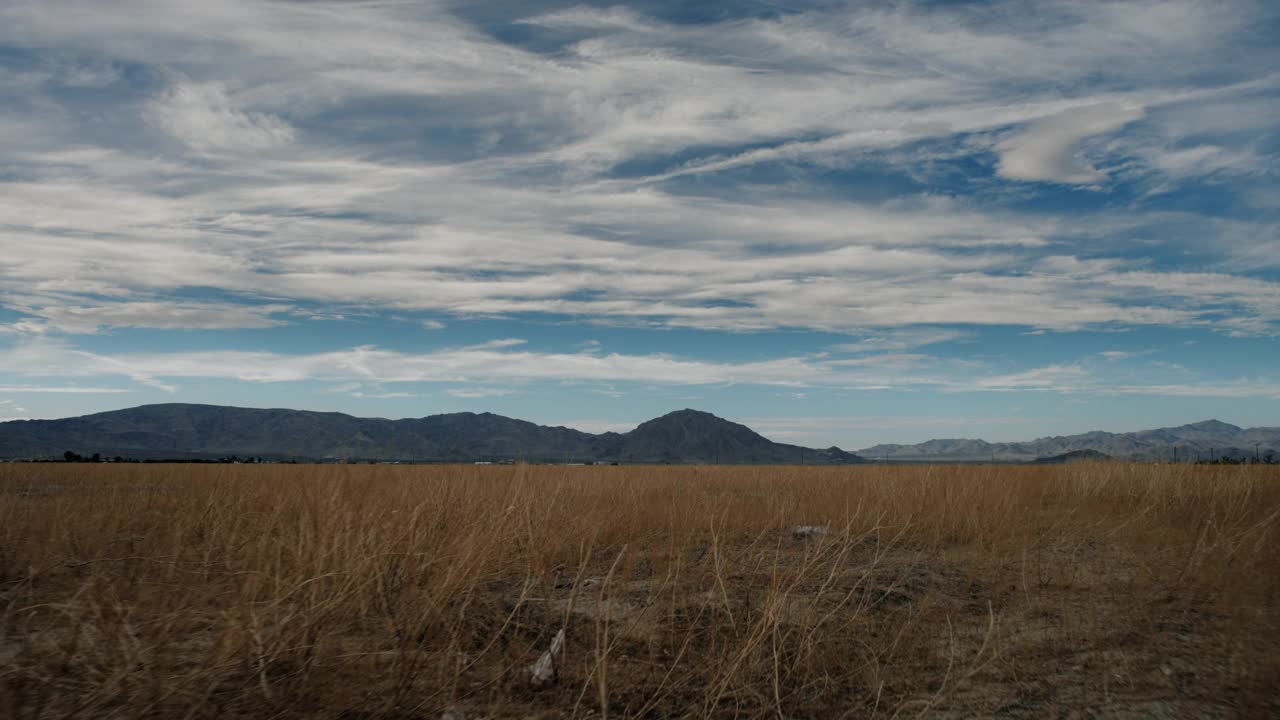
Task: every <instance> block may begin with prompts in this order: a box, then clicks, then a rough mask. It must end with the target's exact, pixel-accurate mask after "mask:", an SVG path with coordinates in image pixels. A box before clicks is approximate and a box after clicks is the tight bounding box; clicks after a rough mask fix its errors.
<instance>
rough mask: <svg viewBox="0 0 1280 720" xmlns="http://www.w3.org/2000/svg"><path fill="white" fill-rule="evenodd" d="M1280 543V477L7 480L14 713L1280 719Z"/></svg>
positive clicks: (397, 474)
mask: <svg viewBox="0 0 1280 720" xmlns="http://www.w3.org/2000/svg"><path fill="white" fill-rule="evenodd" d="M800 525H804V526H825V527H826V528H828V532H826V533H825V534H822V533H816V534H812V535H809V536H800V537H797V535H796V534H795V533H793V528H794V527H795V526H800ZM1278 543H1280V474H1278V473H1277V469H1276V468H1274V467H1271V468H1268V467H1241V466H1235V467H1192V466H1169V465H1129V464H1122V463H1103V464H1078V465H1069V466H1055V467H993V466H967V467H962V466H913V467H880V466H870V467H852V468H827V469H820V468H777V467H770V468H763V467H669V468H668V467H527V466H515V467H497V466H495V467H476V466H332V465H330V466H246V465H0V716H8V717H14V718H35V717H45V718H54V717H57V718H62V717H82V718H103V717H175V718H214V717H242V716H243V717H273V718H295V717H297V718H301V717H308V718H310V717H317V718H351V719H356V718H431V719H432V720H435V719H438V718H442V717H450V718H454V719H461V718H468V719H469V718H480V717H491V718H498V717H504V718H505V717H522V718H523V717H585V716H589V715H590V716H599V717H617V718H622V717H641V718H665V717H744V718H749V717H772V718H811V717H812V718H825V717H832V718H838V717H850V718H861V717H880V716H884V717H919V716H924V717H954V718H959V717H979V716H987V717H1025V718H1052V717H1088V716H1105V717H1121V718H1123V717H1133V718H1137V717H1223V718H1227V717H1277V716H1280V653H1278V652H1277V648H1280V595H1278V591H1280V560H1277V550H1276V548H1277V544H1278ZM561 629H564V631H565V634H564V638H565V639H564V643H563V646H562V648H561V650H560V652H559V654H558V655H557V656H556V658H555V670H556V677H555V678H554V679H553V680H551V681H549V682H546V683H544V684H540V685H535V684H534V683H533V682H532V681H531V675H530V671H529V667H530V666H531V665H532V664H534V663H535V661H537V659H538V658H539V656H540V655H541V654H542V653H544V651H547V650H548V648H549V647H550V645H551V644H552V641H553V638H554V637H555V636H556V635H557V633H558V631H559V630H561Z"/></svg>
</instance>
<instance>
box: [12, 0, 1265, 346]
mask: <svg viewBox="0 0 1280 720" xmlns="http://www.w3.org/2000/svg"><path fill="white" fill-rule="evenodd" d="M123 8H124V9H121V8H120V7H107V6H106V5H104V4H102V3H95V2H86V1H72V0H56V1H51V2H46V3H19V4H8V5H3V6H0V40H3V41H5V42H7V43H10V44H12V45H13V46H14V47H17V48H25V49H28V50H38V51H39V52H40V53H41V54H48V55H51V56H59V57H61V56H66V57H72V58H85V57H90V56H91V57H94V58H102V60H101V61H99V60H96V59H95V60H92V61H89V60H77V61H76V62H81V63H89V64H92V65H93V66H95V67H100V68H114V67H117V61H118V64H119V66H124V65H125V64H128V63H135V64H139V65H140V66H143V67H145V68H147V69H148V70H149V71H152V72H153V74H154V76H155V77H161V78H167V79H168V82H169V85H168V86H167V88H166V89H163V90H161V91H159V92H158V94H156V95H155V96H154V97H153V99H152V101H151V102H149V103H147V104H146V105H145V106H143V108H142V109H143V111H144V113H145V114H146V116H147V118H149V119H150V120H151V123H150V125H147V126H139V127H133V124H132V123H127V124H128V125H129V127H128V129H127V132H126V131H124V130H121V129H120V128H119V127H116V126H114V125H111V127H108V128H106V129H102V128H101V127H100V125H101V124H100V123H97V122H92V123H91V122H88V121H87V120H85V118H86V117H98V116H107V117H110V116H113V114H118V113H136V112H137V110H138V107H137V106H136V105H132V104H129V105H125V106H114V105H113V106H111V107H110V108H107V109H106V110H103V109H101V108H99V107H96V106H95V107H92V108H86V107H84V106H79V105H75V104H74V103H73V101H72V100H70V99H67V98H65V97H61V96H55V95H53V94H45V95H43V96H41V97H40V100H41V101H42V102H43V103H44V105H45V109H42V110H41V111H40V112H39V113H35V112H31V111H24V110H23V109H22V107H20V106H19V107H13V108H6V111H5V113H3V114H0V138H4V139H6V140H8V142H5V143H3V144H0V147H2V148H3V150H0V163H3V164H4V165H5V167H6V169H7V174H6V177H12V178H14V179H13V180H12V181H10V182H6V183H4V184H3V186H0V217H4V218H5V224H4V227H3V228H0V243H3V245H4V246H5V249H6V257H5V259H4V260H3V263H4V268H3V269H4V272H3V274H2V275H0V294H3V296H4V298H5V302H6V303H7V304H9V305H10V306H11V307H12V306H13V303H14V300H13V296H14V295H15V294H23V295H31V296H39V297H41V298H43V299H44V304H42V305H41V304H33V303H27V305H26V307H30V308H32V309H33V310H34V311H35V314H33V315H32V316H31V318H29V319H28V320H27V322H28V323H30V322H39V321H38V320H37V319H35V318H37V317H44V318H46V321H47V322H48V326H49V327H50V328H60V329H63V330H67V331H71V332H89V331H92V330H93V329H96V328H99V327H106V326H111V325H126V326H128V325H137V326H147V327H163V328H171V327H183V326H190V327H264V326H266V325H267V324H271V323H275V322H278V321H279V319H280V318H276V317H274V316H273V311H270V310H264V309H263V307H262V303H272V304H289V305H293V304H299V305H300V304H308V305H322V306H324V307H326V308H336V309H338V310H341V311H342V312H344V313H345V312H352V313H358V312H374V313H380V312H401V311H426V312H431V313H433V314H438V315H440V316H441V317H446V318H447V317H457V318H471V317H488V316H494V315H502V316H513V315H521V314H528V313H555V314H567V315H570V316H573V317H576V318H579V319H586V320H589V321H595V322H604V323H615V324H634V325H642V326H665V327H694V328H704V329H721V330H735V331H737V330H759V329H772V328H779V327H795V328H808V329H816V330H824V331H834V332H847V333H856V334H858V338H855V339H854V340H853V341H852V342H851V343H849V344H847V346H846V347H845V348H843V349H844V350H846V351H849V352H873V351H875V352H889V353H899V352H901V351H903V350H909V349H911V348H914V347H920V346H921V345H923V344H927V343H923V342H919V340H911V339H903V338H901V337H896V336H894V335H892V334H886V333H881V332H878V331H876V330H875V329H877V328H882V329H892V328H899V327H902V326H910V325H917V324H923V325H928V326H936V325H938V324H946V323H953V324H957V325H986V324H1002V325H1015V326H1030V327H1036V328H1040V329H1044V328H1051V329H1056V330H1075V329H1080V328H1085V327H1100V326H1121V325H1123V326H1132V325H1141V324H1149V325H1173V326H1205V325H1208V324H1210V323H1214V324H1217V325H1221V326H1223V327H1227V328H1229V329H1231V330H1234V331H1237V332H1265V331H1268V330H1269V329H1273V328H1274V324H1275V322H1276V320H1277V300H1276V295H1275V292H1276V290H1275V287H1276V284H1275V283H1274V282H1269V281H1264V280H1260V279H1258V278H1256V277H1255V278H1244V277H1241V276H1240V275H1233V274H1231V272H1232V270H1234V271H1236V272H1240V273H1245V272H1248V271H1251V270H1253V269H1256V268H1258V267H1260V266H1261V264H1263V263H1267V262H1274V260H1268V258H1274V257H1276V256H1277V253H1275V252H1273V250H1274V247H1273V246H1274V237H1275V235H1274V232H1272V233H1271V234H1270V235H1268V234H1267V232H1266V230H1267V228H1266V227H1265V226H1260V225H1259V224H1257V223H1251V222H1243V223H1241V224H1240V225H1239V226H1238V227H1235V228H1231V229H1228V228H1225V227H1224V226H1221V225H1217V224H1212V223H1209V224H1206V225H1205V226H1204V228H1205V234H1204V236H1203V237H1199V236H1198V237H1197V238H1196V242H1197V243H1198V244H1199V246H1201V247H1204V246H1207V245H1209V244H1210V243H1211V242H1212V241H1215V240H1216V239H1219V238H1222V237H1224V236H1226V235H1228V234H1229V235H1230V236H1231V237H1232V238H1245V239H1243V240H1239V241H1236V242H1232V243H1220V244H1219V245H1220V249H1217V250H1214V252H1220V253H1226V254H1228V255H1229V256H1231V257H1233V258H1236V259H1237V260H1238V263H1239V264H1238V265H1236V266H1233V268H1229V269H1226V270H1223V271H1222V272H1218V273H1212V274H1214V275H1216V277H1217V280H1215V281H1214V282H1216V283H1217V284H1218V289H1217V290H1213V289H1211V288H1209V287H1207V286H1206V285H1204V284H1196V285H1194V287H1189V286H1188V285H1187V284H1186V283H1184V282H1183V281H1184V280H1185V279H1186V277H1185V276H1186V273H1181V272H1177V271H1176V269H1175V270H1174V271H1168V270H1167V266H1165V267H1166V269H1165V270H1161V271H1159V272H1156V271H1151V270H1150V269H1147V268H1144V267H1143V265H1144V261H1143V259H1142V258H1141V257H1138V256H1139V255H1143V251H1141V250H1139V251H1137V252H1135V251H1134V248H1133V247H1132V246H1131V245H1126V244H1124V243H1125V241H1124V240H1122V239H1121V237H1122V236H1124V235H1125V234H1126V233H1122V232H1116V231H1117V230H1123V231H1126V232H1127V234H1128V235H1135V234H1140V233H1138V232H1137V230H1136V229H1139V228H1143V223H1149V222H1154V221H1155V220H1157V219H1160V218H1153V217H1152V216H1151V214H1149V213H1144V212H1143V211H1142V210H1141V209H1128V208H1126V209H1124V211H1123V212H1117V213H1114V214H1112V215H1110V216H1107V215H1105V214H1103V213H1080V214H1076V213H1061V214H1059V213H1053V212H1049V211H1044V212H1038V213H1030V212H1010V211H1006V210H1001V209H999V205H990V206H989V207H988V209H982V208H981V207H979V205H978V203H979V202H980V201H979V200H976V199H975V200H966V199H963V192H962V193H961V195H962V198H961V199H958V200H957V199H942V198H939V197H916V198H905V199H903V198H899V199H896V200H894V201H890V202H872V201H867V200H857V199H851V198H846V197H843V196H840V197H835V198H832V197H830V194H829V193H830V192H831V189H830V187H829V184H828V183H826V182H825V181H823V180H821V179H819V180H818V181H811V180H810V179H807V178H806V177H805V176H806V173H807V172H808V171H811V170H813V171H818V172H821V171H824V170H827V169H830V168H850V167H854V168H856V167H860V164H862V163H865V164H867V165H868V166H871V167H877V166H878V164H880V163H888V164H889V165H891V166H892V167H891V168H890V171H891V172H892V173H900V172H901V173H907V174H912V173H922V174H924V175H927V174H928V173H929V172H931V171H930V170H929V169H928V168H925V169H921V168H920V167H916V166H917V165H925V166H928V165H933V164H934V163H937V164H939V165H941V166H947V165H948V164H949V161H950V160H952V159H957V158H958V159H965V158H970V157H979V158H980V157H983V156H984V155H985V153H987V152H988V151H990V150H991V149H992V143H993V142H995V140H994V138H997V137H999V135H998V134H999V133H1004V132H1007V131H1008V128H1011V127H1016V128H1019V129H1018V130H1015V131H1014V132H1013V133H1012V134H1011V135H1010V136H1008V137H1005V138H1004V140H1003V142H1000V143H999V144H997V146H996V147H995V150H996V152H997V153H998V154H999V155H1000V157H1001V160H1000V172H1001V173H1002V174H1003V175H1004V176H1005V177H1013V178H1018V179H1029V180H1051V181H1055V182H1065V183H1070V184H1093V183H1100V182H1101V181H1103V180H1105V179H1106V176H1107V175H1108V174H1109V173H1111V172H1112V171H1113V170H1112V169H1113V168H1115V170H1114V171H1115V172H1116V173H1129V174H1131V175H1132V174H1135V173H1152V174H1155V175H1156V176H1158V177H1159V178H1160V179H1161V180H1162V181H1163V180H1169V179H1171V178H1173V179H1175V180H1176V179H1177V178H1183V177H1187V176H1189V175H1195V174H1204V173H1216V172H1222V171H1223V170H1224V169H1225V168H1230V167H1231V166H1233V165H1238V164H1243V163H1245V162H1246V161H1249V156H1250V154H1251V153H1252V167H1254V168H1257V167H1266V166H1267V164H1266V163H1265V162H1262V160H1265V157H1264V156H1260V155H1258V153H1259V152H1261V150H1259V148H1257V147H1254V146H1253V145H1252V144H1251V143H1253V142H1254V141H1253V140H1252V139H1250V140H1247V141H1241V140H1240V139H1239V137H1237V136H1238V135H1244V136H1247V137H1250V138H1253V137H1256V136H1257V132H1255V131H1256V130H1257V129H1258V128H1266V127H1270V123H1273V122H1274V121H1273V118H1274V112H1272V110H1273V109H1274V101H1273V100H1272V99H1271V98H1270V97H1269V96H1267V93H1270V92H1273V91H1274V87H1273V86H1274V84H1275V81H1274V78H1272V79H1270V80H1269V79H1268V78H1269V77H1271V76H1269V75H1267V72H1268V70H1267V68H1269V67H1272V66H1274V63H1268V62H1267V60H1268V59H1271V58H1272V57H1273V56H1272V55H1269V54H1267V53H1268V52H1269V51H1266V50H1265V49H1264V50H1259V49H1258V48H1256V47H1249V46H1245V47H1244V49H1243V50H1240V49H1239V48H1240V47H1241V46H1242V42H1243V41H1248V40H1249V39H1250V37H1251V36H1250V34H1249V33H1250V32H1251V28H1255V27H1258V26H1259V19H1260V18H1262V19H1266V18H1267V17H1269V16H1268V15H1267V13H1268V12H1272V11H1271V10H1270V9H1269V8H1268V7H1266V6H1265V5H1261V4H1257V3H1249V2H1237V3H1227V4H1225V5H1215V6H1212V7H1211V6H1209V5H1207V4H1204V3H1195V2H1162V3H1156V2H1145V1H1144V2H1128V3H1118V4H1113V3H1098V2H1081V3H1072V4H1071V5H1070V6H1066V5H1063V6H1058V7H1054V8H1053V9H1051V10H1048V11H1046V10H1043V9H1036V10H1035V11H1034V12H1029V11H1028V10H1029V8H1028V6H1027V5H1026V4H1025V3H1016V2H997V3H991V4H987V5H984V6H983V7H982V8H981V9H978V8H973V7H967V6H959V7H955V6H947V7H932V6H930V7H926V6H916V5H904V6H901V7H895V8H894V9H893V10H892V11H889V10H884V9H881V8H876V7H870V6H867V7H863V6H854V7H852V8H849V7H845V8H834V7H833V8H826V9H822V10H815V11H811V12H805V13H794V14H787V15H784V16H780V17H778V18H773V19H760V20H737V21H726V22H723V23H717V24H715V25H714V26H712V27H706V26H703V27H697V26H684V25H668V24H664V23H661V22H658V21H656V20H653V19H651V18H647V17H644V16H642V15H639V14H638V13H636V12H634V11H630V10H626V9H612V10H591V9H585V8H576V9H572V10H567V11H562V12H557V13H552V14H544V15H541V16H537V17H532V18H528V19H527V23H528V26H527V28H526V29H527V30H528V31H530V32H538V31H539V30H540V29H555V30H556V32H557V33H561V32H562V31H566V30H567V31H571V34H572V35H573V36H574V37H575V38H577V41H575V43H574V44H572V45H569V46H566V47H564V48H560V49H559V50H558V51H557V52H554V53H538V52H533V51H530V50H527V49H524V48H520V47H515V46H511V45H505V44H503V43H501V42H500V41H498V40H497V39H495V36H494V35H493V34H491V33H487V32H484V31H483V29H479V28H476V27H473V26H471V25H469V24H468V23H466V22H464V21H462V20H460V19H459V18H458V17H456V16H453V15H451V14H450V13H449V12H448V6H447V5H440V4H429V3H345V4H332V3H259V2H246V1H243V0H227V1H226V2H218V3H208V2H197V1H196V0H175V2H171V3H161V4H155V3H138V4H133V3H126V4H125V6H123ZM567 34H570V33H566V36H567ZM866 38H876V39H877V41H876V42H872V43H869V42H865V39H866ZM1242 54H1244V55H1247V57H1249V58H1251V59H1255V60H1259V62H1249V63H1246V62H1240V60H1241V57H1242ZM57 74H58V73H57V72H54V71H53V70H46V71H42V73H41V77H40V78H25V79H23V78H18V79H15V80H14V82H16V83H21V87H23V88H37V89H36V90H32V92H33V93H39V92H40V91H39V90H38V88H40V87H43V83H45V82H48V80H47V78H51V77H54V76H55V75H57ZM64 74H65V73H64ZM88 74H89V75H100V76H101V77H100V78H99V80H93V82H99V81H100V82H103V83H106V82H113V80H112V78H111V77H109V76H110V73H100V72H96V71H95V72H94V73H88ZM1207 78H1213V80H1211V81H1210V80H1207ZM88 79H89V80H92V78H88ZM1206 83H1208V84H1206ZM1268 83H1270V85H1268ZM122 102H123V101H122ZM1203 107H1208V108H1210V110H1203V109H1200V110H1198V109H1197V108H1203ZM1223 108H1235V109H1238V110H1240V112H1220V110H1222V109H1223ZM46 110H47V111H46ZM88 111H92V112H88ZM24 112H26V114H23V113H24ZM1144 112H1145V113H1146V114H1144ZM1139 117H1142V118H1143V120H1144V121H1143V122H1142V123H1141V125H1140V126H1139V127H1138V128H1134V127H1131V126H1130V125H1131V123H1132V121H1133V120H1135V119H1137V118H1139ZM286 118H287V120H286ZM107 124H108V125H110V123H107ZM174 138H176V139H178V140H179V141H181V143H183V145H184V146H185V147H184V146H178V145H176V144H175V143H174V142H173V139H174ZM1091 138H1093V139H1095V140H1091ZM1108 138H1111V139H1110V140H1108ZM188 150H190V152H189V151H188ZM892 153H898V154H896V155H895V154H892ZM903 158H910V160H909V161H908V160H903ZM762 163H781V164H782V165H783V167H784V169H786V170H788V171H795V174H794V176H793V177H794V180H788V181H785V182H781V183H778V184H774V185H765V186H754V185H750V184H745V183H739V182H738V181H737V180H735V179H734V178H735V177H737V176H735V175H734V174H733V172H734V171H735V170H737V169H740V168H746V167H749V166H752V165H757V164H762ZM620 168H621V169H623V170H625V171H622V172H619V169H620ZM636 168H640V169H636ZM650 169H651V171H649V170H650ZM942 171H945V167H944V168H943V170H940V171H939V172H942ZM694 175H696V176H698V178H697V180H696V181H694V180H693V179H692V178H689V177H687V176H694ZM788 177H792V176H791V175H789V176H788ZM675 178H684V180H682V181H681V182H679V183H675V182H668V181H669V180H673V179H675ZM725 178H727V179H728V182H730V183H733V184H731V185H729V186H727V187H728V188H729V189H731V190H732V191H731V192H723V191H724V190H725V189H726V186H722V185H718V184H717V182H718V181H720V180H722V179H725ZM695 182H696V183H697V187H698V188H699V189H698V190H697V191H696V192H689V190H688V188H689V186H690V185H692V184H694V183H695ZM1155 184H1158V183H1155ZM930 187H933V186H930ZM939 187H941V188H946V187H948V186H947V185H946V184H943V185H940V186H939ZM684 193H688V194H684ZM824 193H827V194H826V195H824ZM724 198H730V199H724ZM1116 215H1124V216H1125V218H1124V219H1123V220H1118V219H1116V217H1115V216H1116ZM1147 234H1150V235H1155V236H1156V238H1157V239H1156V241H1155V242H1167V240H1166V239H1165V234H1164V233H1160V232H1158V231H1156V230H1152V231H1151V232H1150V233H1147ZM1145 252H1146V253H1147V254H1148V255H1149V254H1151V253H1154V252H1158V250H1149V249H1148V250H1146V251H1145ZM1049 254H1052V256H1056V257H1057V258H1059V261H1055V262H1053V263H1042V262H1040V260H1043V259H1044V258H1045V256H1046V255H1049ZM1099 255H1113V256H1115V257H1116V258H1119V259H1115V260H1106V259H1105V258H1104V259H1099V258H1098V256H1099ZM1077 256H1079V257H1081V258H1084V257H1086V256H1087V257H1089V258H1090V259H1089V260H1088V261H1087V262H1086V261H1085V260H1083V259H1082V260H1080V261H1079V263H1078V264H1077V265H1075V266H1072V265H1071V264H1070V263H1067V262H1065V261H1061V258H1070V259H1071V260H1075V259H1076V257H1077ZM1135 257H1138V259H1134V258H1135ZM1246 280H1248V282H1245V281H1246ZM1237 281H1240V282H1237ZM188 288H215V289H219V290H222V291H225V292H226V293H228V295H229V296H230V297H236V298H245V299H246V301H245V304H244V307H243V308H237V307H235V305H236V303H235V301H230V300H229V301H226V302H220V303H205V304H199V303H194V304H193V303H190V302H187V301H184V300H182V296H183V293H184V291H185V290H187V289H188ZM24 312H25V311H24ZM298 312H301V311H298ZM319 312H321V311H317V313H319ZM315 316H316V317H331V318H336V317H341V316H342V315H341V314H340V313H338V312H336V311H335V312H327V313H325V314H318V315H315ZM1223 316H1226V317H1228V318H1229V319H1230V322H1229V323H1226V324H1224V323H1222V322H1221V318H1222V317H1223ZM147 323H152V324H150V325H148V324H147ZM437 323H441V321H439V320H431V321H426V322H424V323H423V325H422V327H424V328H428V329H434V326H435V324H437ZM15 327H16V326H9V327H8V328H7V329H6V328H0V332H5V333H6V334H10V335H13V334H18V333H17V332H16V331H15V330H14V328H15ZM31 329H32V328H31V326H30V325H28V329H27V330H24V331H23V332H29V331H30V330H31ZM922 332H924V331H922ZM913 342H918V343H919V344H915V345H912V344H911V343H913ZM936 342H942V340H938V341H936ZM877 343H879V347H874V346H875V345H876V344H877Z"/></svg>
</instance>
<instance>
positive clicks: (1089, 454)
mask: <svg viewBox="0 0 1280 720" xmlns="http://www.w3.org/2000/svg"><path fill="white" fill-rule="evenodd" d="M1110 459H1111V456H1110V455H1108V454H1106V453H1100V452H1098V451H1097V450H1072V451H1071V452H1067V453H1062V454H1061V455H1050V456H1049V457H1042V458H1036V459H1035V460H1032V461H1031V464H1032V465H1066V464H1067V463H1073V462H1081V461H1085V460H1110Z"/></svg>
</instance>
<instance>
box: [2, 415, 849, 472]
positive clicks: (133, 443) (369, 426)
mask: <svg viewBox="0 0 1280 720" xmlns="http://www.w3.org/2000/svg"><path fill="white" fill-rule="evenodd" d="M68 450H69V451H72V452H75V453H79V454H81V455H91V454H93V453H100V454H101V455H103V456H106V457H114V456H116V455H122V456H127V457H133V458H140V459H147V458H210V457H226V456H230V455H237V456H240V457H246V456H255V457H263V458H272V459H284V458H299V459H310V460H319V459H328V458H351V459H377V460H403V461H457V462H474V461H500V460H521V459H523V460H528V461H531V462H628V463H630V462H635V463H712V462H719V463H725V464H748V463H750V464H800V463H804V464H814V465H832V464H840V465H844V464H855V463H860V462H865V461H864V460H863V459H862V458H860V457H858V456H857V455H854V454H852V453H847V452H845V451H843V450H841V449H839V448H835V447H832V448H827V449H826V450H815V449H811V448H803V447H800V446H798V445H786V444H782V443H775V442H773V441H771V440H769V439H767V438H765V437H762V436H761V435H759V434H757V433H756V432H754V431H753V430H751V429H750V428H748V427H746V426H745V425H739V424H737V423H733V422H729V421H728V420H724V419H722V418H719V417H716V416H715V415H712V414H710V413H706V412H700V411H697V410H680V411H677V412H673V413H669V414H667V415H663V416H662V417H660V418H655V419H653V420H650V421H648V422H645V423H642V424H641V425H640V426H639V427H637V428H636V429H635V430H632V431H631V432H627V433H614V432H609V433H602V434H598V435H597V434H592V433H585V432H581V431H579V430H573V429H571V428H565V427H547V426H543V425H537V424H534V423H531V422H526V421H524V420H515V419H512V418H508V417H503V416H501V415H494V414H492V413H479V414H477V413H469V412H466V413H450V414H445V415H430V416H427V417H423V418H410V419H404V420H387V419H382V418H358V417H353V416H351V415H344V414H342V413H324V412H310V411H303V410H283V409H275V410H261V409H253V408H237V407H223V406H219V405H190V404H178V403H174V404H161V405H143V406H141V407H135V408H129V409H127V410H116V411H112V412H104V413H97V414H94V415H85V416H82V417H75V418H66V419H62V420H14V421H10V422H5V423H0V457H9V458H14V457H32V456H60V455H62V453H63V452H65V451H68Z"/></svg>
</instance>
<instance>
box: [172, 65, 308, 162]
mask: <svg viewBox="0 0 1280 720" xmlns="http://www.w3.org/2000/svg"><path fill="white" fill-rule="evenodd" d="M148 117H149V118H150V119H151V121H152V122H154V123H156V125H158V126H159V127H160V128H162V129H163V130H164V131H165V132H167V133H169V134H170V135H172V136H174V137H175V138H177V139H178V140H181V141H182V142H184V143H186V144H187V145H189V146H191V147H192V148H194V149H196V150H201V151H209V150H233V151H234V150H241V151H252V150H264V149H267V148H271V147H274V146H277V145H283V144H285V143H288V142H290V141H292V140H293V137H294V129H293V127H291V126H290V125H289V123H287V122H285V121H284V120H281V119H280V118H279V117H276V116H274V115H271V114H269V113H261V112H247V111H243V110H238V109H236V108H235V107H234V105H233V103H232V101H231V98H230V97H228V95H227V89H226V86H224V85H223V84H222V83H219V82H207V83H181V84H178V85H176V86H174V87H172V88H170V89H169V90H168V91H167V92H166V93H165V94H164V95H163V96H162V97H160V98H158V99H157V100H155V101H154V102H152V103H151V105H150V106H149V108H148Z"/></svg>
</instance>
